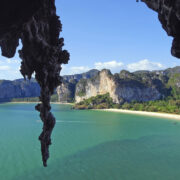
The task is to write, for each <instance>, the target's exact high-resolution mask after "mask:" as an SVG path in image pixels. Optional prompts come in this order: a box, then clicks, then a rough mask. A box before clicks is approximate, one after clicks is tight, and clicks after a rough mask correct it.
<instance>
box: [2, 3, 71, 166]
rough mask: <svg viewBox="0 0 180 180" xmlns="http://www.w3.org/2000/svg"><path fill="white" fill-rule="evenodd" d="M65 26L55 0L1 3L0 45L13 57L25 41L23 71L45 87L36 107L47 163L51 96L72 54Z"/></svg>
mask: <svg viewBox="0 0 180 180" xmlns="http://www.w3.org/2000/svg"><path fill="white" fill-rule="evenodd" d="M61 30H62V25H61V23H60V20H59V17H58V16H57V15H56V8H55V0H26V1H24V0H16V1H14V0H1V2H0V47H1V50H2V55H3V56H6V57H13V56H14V54H15V51H16V48H17V46H18V42H19V39H21V41H22V50H20V51H19V55H20V58H21V59H22V63H21V73H22V75H23V76H24V78H28V79H30V78H31V76H32V74H33V73H34V72H35V78H36V80H37V82H38V83H39V85H40V87H41V94H40V101H41V102H42V103H41V104H38V105H37V106H36V110H38V111H39V112H40V117H41V119H42V122H43V132H42V133H41V135H40V136H39V140H40V141H41V152H42V160H43V164H44V166H46V165H47V159H48V158H49V145H50V144H51V133H52V130H53V128H54V125H55V118H54V116H53V115H52V113H51V112H50V110H51V106H50V96H51V95H52V94H53V92H54V89H55V88H56V87H57V86H58V85H59V84H60V82H61V78H60V76H59V74H60V71H61V64H62V63H64V64H66V63H67V62H68V60H69V53H68V52H67V51H66V50H63V49H62V47H63V45H64V43H63V41H64V39H63V38H59V35H60V31H61Z"/></svg>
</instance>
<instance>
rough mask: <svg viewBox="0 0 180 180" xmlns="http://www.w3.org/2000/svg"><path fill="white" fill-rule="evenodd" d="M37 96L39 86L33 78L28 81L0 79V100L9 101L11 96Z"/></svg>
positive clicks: (38, 94)
mask: <svg viewBox="0 0 180 180" xmlns="http://www.w3.org/2000/svg"><path fill="white" fill-rule="evenodd" d="M39 96H40V86H39V85H38V83H37V82H36V81H35V80H34V79H32V80H30V81H29V80H27V81H24V79H18V80H15V81H7V80H0V102H6V101H11V99H13V98H25V97H39Z"/></svg>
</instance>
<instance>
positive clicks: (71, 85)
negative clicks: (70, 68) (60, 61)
mask: <svg viewBox="0 0 180 180" xmlns="http://www.w3.org/2000/svg"><path fill="white" fill-rule="evenodd" d="M98 72H99V71H98V70H96V69H92V70H90V71H88V72H86V73H82V74H75V75H65V76H63V81H62V84H61V85H60V86H58V88H57V90H56V91H57V94H58V100H59V102H62V103H66V102H73V101H74V99H75V89H76V84H77V83H78V82H79V81H80V80H81V79H90V78H92V77H94V76H96V75H97V74H98Z"/></svg>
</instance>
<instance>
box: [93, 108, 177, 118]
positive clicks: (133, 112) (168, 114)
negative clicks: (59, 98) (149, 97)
mask: <svg viewBox="0 0 180 180" xmlns="http://www.w3.org/2000/svg"><path fill="white" fill-rule="evenodd" d="M94 110H97V111H106V112H117V113H125V114H137V115H145V116H151V117H161V118H166V119H174V120H180V115H178V114H170V113H161V112H148V111H132V110H125V109H94Z"/></svg>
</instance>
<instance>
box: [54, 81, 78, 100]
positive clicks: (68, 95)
mask: <svg viewBox="0 0 180 180" xmlns="http://www.w3.org/2000/svg"><path fill="white" fill-rule="evenodd" d="M76 84H77V81H75V80H70V81H69V82H67V81H63V82H62V84H61V85H60V86H58V87H57V90H56V91H57V94H58V101H59V102H61V103H70V102H74V97H75V88H76Z"/></svg>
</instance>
